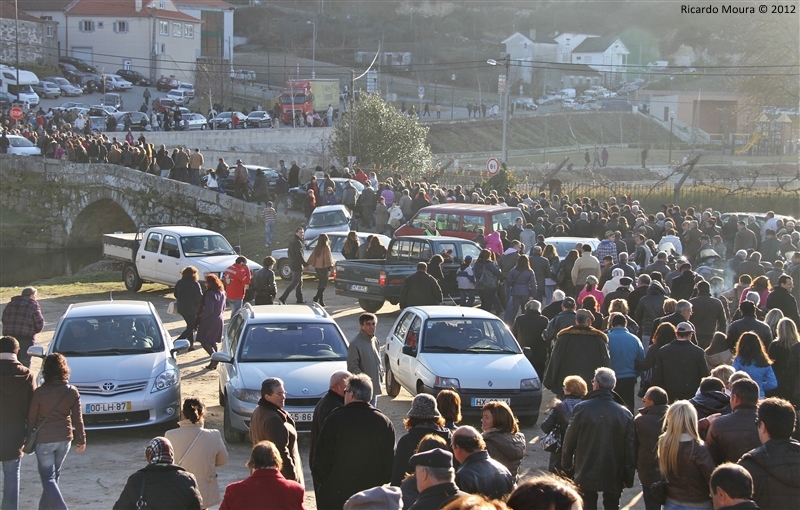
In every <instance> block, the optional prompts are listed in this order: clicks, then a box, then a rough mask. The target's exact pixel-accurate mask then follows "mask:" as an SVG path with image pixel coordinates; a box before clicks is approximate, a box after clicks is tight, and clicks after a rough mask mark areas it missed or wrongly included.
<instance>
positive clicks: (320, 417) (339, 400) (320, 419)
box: [308, 390, 344, 468]
mask: <svg viewBox="0 0 800 510" xmlns="http://www.w3.org/2000/svg"><path fill="white" fill-rule="evenodd" d="M343 405H344V397H343V396H341V395H339V394H338V393H336V392H335V391H333V390H328V393H326V394H325V396H324V397H322V398H321V399H320V400H319V402H317V407H315V408H314V419H312V420H311V438H310V439H311V445H310V446H309V449H308V465H309V467H311V468H313V467H314V449H315V448H316V446H317V441H318V440H319V434H320V432H322V426H323V425H325V420H327V419H328V416H330V414H331V413H332V412H333V410H334V409H338V408H340V407H342V406H343Z"/></svg>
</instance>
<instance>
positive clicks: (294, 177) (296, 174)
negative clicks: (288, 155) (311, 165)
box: [286, 161, 300, 189]
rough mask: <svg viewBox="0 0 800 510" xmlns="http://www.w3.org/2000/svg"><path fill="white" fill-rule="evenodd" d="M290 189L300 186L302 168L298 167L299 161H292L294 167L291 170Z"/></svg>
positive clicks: (288, 178) (289, 177)
mask: <svg viewBox="0 0 800 510" xmlns="http://www.w3.org/2000/svg"><path fill="white" fill-rule="evenodd" d="M286 180H288V181H289V189H292V188H296V187H298V186H300V167H299V166H297V161H292V166H291V167H290V168H289V176H288V177H287V179H286Z"/></svg>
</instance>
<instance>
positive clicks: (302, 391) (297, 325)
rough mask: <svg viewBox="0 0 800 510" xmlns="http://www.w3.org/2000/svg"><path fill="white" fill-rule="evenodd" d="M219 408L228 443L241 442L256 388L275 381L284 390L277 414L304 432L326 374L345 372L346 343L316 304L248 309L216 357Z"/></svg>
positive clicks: (253, 406)
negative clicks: (267, 380) (281, 413)
mask: <svg viewBox="0 0 800 510" xmlns="http://www.w3.org/2000/svg"><path fill="white" fill-rule="evenodd" d="M211 359H212V361H216V362H218V363H219V365H218V366H217V373H218V374H219V403H220V405H222V406H223V407H224V410H223V426H222V428H223V433H224V435H225V440H226V441H227V442H229V443H240V442H242V441H244V440H245V439H246V437H247V433H248V431H249V428H250V417H251V415H252V414H253V411H254V410H255V409H256V406H257V404H258V401H259V400H260V399H261V383H262V381H263V380H264V379H265V378H266V377H279V378H280V379H281V380H282V381H283V385H284V389H285V390H286V402H285V405H284V408H283V410H284V411H286V412H287V413H288V414H289V415H290V416H291V417H292V418H293V419H294V421H295V423H296V426H297V428H298V429H300V430H309V429H310V427H311V421H312V420H313V419H314V408H315V407H316V405H317V403H318V402H319V401H320V399H322V397H324V396H325V394H327V393H328V388H329V384H330V377H331V374H332V373H334V372H336V371H339V370H346V369H347V340H345V337H344V334H343V333H342V330H341V329H339V326H338V325H337V324H336V322H335V321H334V320H333V319H332V318H331V316H330V315H329V314H328V312H326V311H325V309H324V308H322V307H321V306H319V305H318V304H316V303H314V304H310V305H285V306H251V305H250V304H249V303H247V304H245V305H244V307H243V308H242V309H241V310H240V311H239V313H237V314H236V315H234V316H233V317H232V318H231V320H230V321H229V323H228V327H227V328H226V330H225V336H224V338H223V341H222V345H221V347H220V350H219V352H215V353H214V354H213V355H212V356H211Z"/></svg>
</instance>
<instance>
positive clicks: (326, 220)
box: [305, 205, 353, 240]
mask: <svg viewBox="0 0 800 510" xmlns="http://www.w3.org/2000/svg"><path fill="white" fill-rule="evenodd" d="M352 216H353V213H352V212H351V211H350V209H348V208H347V207H345V206H343V205H321V206H318V207H316V208H315V209H314V211H313V212H312V213H311V216H310V217H309V218H308V225H306V234H305V238H306V239H308V240H313V239H316V238H317V237H319V235H320V234H323V233H327V232H338V231H339V230H345V229H347V228H349V227H350V218H351V217H352Z"/></svg>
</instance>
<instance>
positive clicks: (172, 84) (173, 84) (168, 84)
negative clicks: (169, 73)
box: [156, 77, 181, 91]
mask: <svg viewBox="0 0 800 510" xmlns="http://www.w3.org/2000/svg"><path fill="white" fill-rule="evenodd" d="M180 84H181V82H180V81H179V80H177V79H175V78H167V77H162V78H159V79H158V81H157V82H156V90H159V91H162V90H163V91H170V90H172V89H177V88H178V86H179V85H180Z"/></svg>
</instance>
